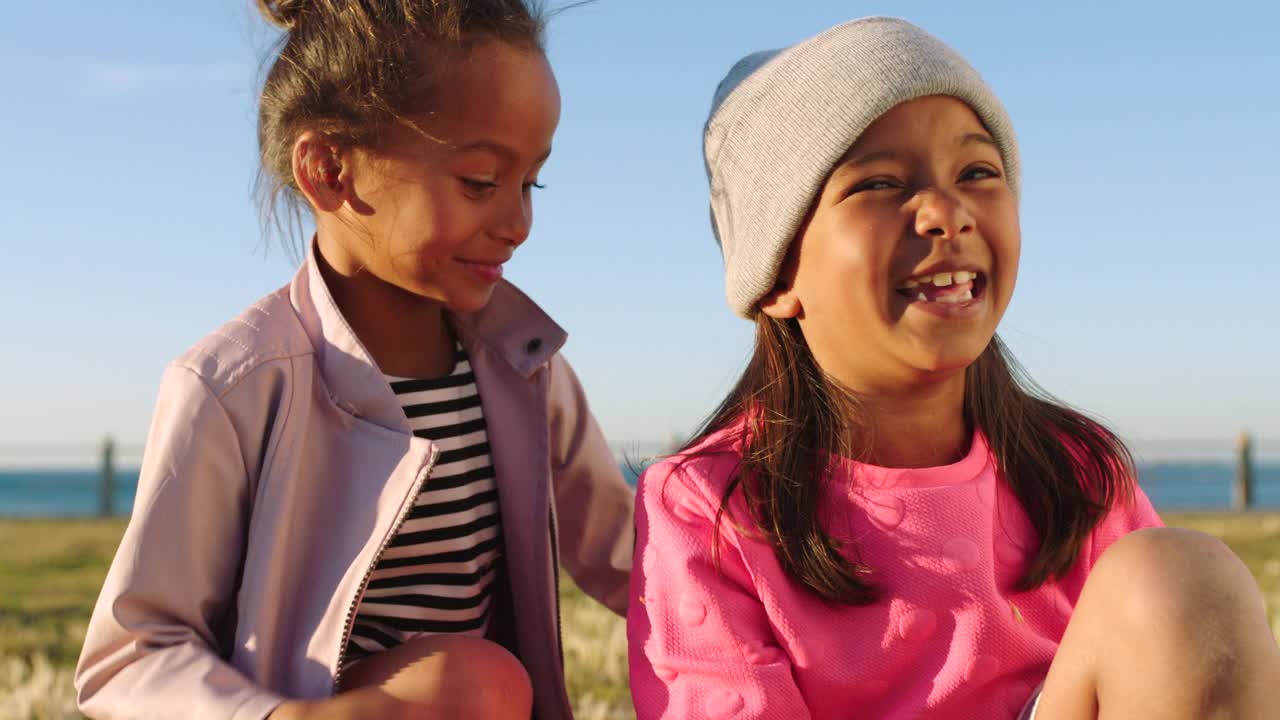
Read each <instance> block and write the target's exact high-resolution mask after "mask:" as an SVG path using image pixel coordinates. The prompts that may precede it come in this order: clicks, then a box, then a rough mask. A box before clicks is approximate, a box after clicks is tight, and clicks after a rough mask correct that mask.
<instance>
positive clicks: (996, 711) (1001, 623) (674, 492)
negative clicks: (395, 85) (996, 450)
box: [627, 434, 1162, 720]
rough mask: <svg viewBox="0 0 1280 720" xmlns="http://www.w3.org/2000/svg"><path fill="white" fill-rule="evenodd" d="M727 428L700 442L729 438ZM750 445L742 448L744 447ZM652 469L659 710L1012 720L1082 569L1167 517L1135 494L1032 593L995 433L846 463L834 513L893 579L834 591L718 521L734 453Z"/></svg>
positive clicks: (648, 702) (835, 527)
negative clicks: (870, 600)
mask: <svg viewBox="0 0 1280 720" xmlns="http://www.w3.org/2000/svg"><path fill="white" fill-rule="evenodd" d="M725 440H726V437H725V436H724V435H721V436H719V437H713V438H711V439H709V440H708V443H707V444H706V445H704V446H703V447H704V448H705V447H707V446H709V445H713V444H716V443H721V444H722V446H723V447H726V449H728V446H727V444H725ZM739 447H740V446H734V448H733V449H734V450H737V449H738V448H739ZM678 460H679V459H678V458H676V459H674V460H668V461H664V462H662V463H660V464H657V465H654V466H653V467H651V468H650V469H649V470H648V471H647V472H645V474H644V476H643V477H642V478H641V480H640V486H639V493H638V495H639V498H640V499H641V502H640V503H637V514H636V522H637V531H638V536H637V547H636V553H637V555H636V563H635V568H634V570H633V571H632V575H631V600H630V604H629V614H628V628H627V635H628V640H629V644H630V660H631V693H632V697H633V698H634V701H635V706H636V714H637V717H638V719H639V720H648V719H649V718H681V719H685V718H688V719H690V720H692V719H694V718H710V719H711V720H727V719H729V718H742V719H747V718H787V720H803V719H804V718H821V719H825V718H840V719H841V720H845V719H847V718H916V717H929V718H934V717H937V718H946V719H947V720H965V719H966V718H973V719H975V720H990V719H991V718H1011V717H1014V716H1016V714H1017V712H1018V711H1019V710H1020V708H1021V707H1022V706H1023V704H1024V703H1025V702H1026V700H1027V698H1028V696H1029V695H1030V693H1031V691H1032V690H1033V688H1034V687H1035V686H1036V685H1037V684H1038V683H1039V682H1040V681H1041V680H1043V679H1044V675H1045V673H1046V672H1047V671H1048V668H1049V663H1050V661H1051V660H1052V659H1053V655H1054V651H1055V650H1056V649H1057V647H1058V643H1059V642H1060V640H1061V638H1062V634H1063V632H1064V631H1065V630H1066V627H1067V620H1068V619H1069V618H1070V617H1071V611H1072V608H1073V607H1074V605H1075V602H1076V599H1077V597H1078V596H1079V594H1080V590H1081V588H1082V586H1083V584H1084V580H1085V577H1086V576H1088V574H1089V571H1090V569H1091V568H1092V567H1093V565H1094V563H1095V562H1097V560H1098V557H1099V555H1100V554H1101V553H1102V551H1103V550H1105V549H1106V548H1107V546H1109V545H1110V544H1111V543H1112V542H1113V541H1115V540H1116V539H1117V538H1119V537H1120V536H1122V535H1124V534H1126V533H1128V532H1130V531H1132V530H1135V529H1138V528H1142V527H1150V526H1159V525H1161V524H1162V523H1161V521H1160V518H1159V516H1157V515H1156V513H1155V511H1154V510H1153V509H1152V507H1151V503H1150V501H1149V500H1147V498H1146V496H1145V495H1144V494H1143V493H1142V492H1141V491H1140V490H1138V491H1137V493H1136V495H1137V497H1136V498H1135V501H1134V503H1133V504H1132V505H1129V506H1122V507H1116V508H1115V509H1113V510H1112V511H1111V512H1110V513H1109V514H1108V515H1107V517H1106V518H1105V519H1104V520H1103V522H1102V523H1101V524H1099V525H1098V527H1097V528H1096V529H1095V530H1094V531H1093V533H1092V535H1091V536H1090V538H1089V540H1088V541H1087V542H1086V543H1085V544H1084V546H1083V547H1082V549H1081V554H1080V558H1079V560H1078V561H1077V563H1076V565H1075V567H1074V569H1073V570H1072V571H1071V572H1070V573H1069V574H1068V575H1067V576H1066V577H1064V578H1063V579H1061V580H1060V581H1057V582H1050V583H1047V584H1045V585H1043V586H1041V587H1039V588H1037V589H1034V590H1030V591H1027V592H1018V591H1016V590H1015V589H1014V585H1015V583H1016V582H1017V580H1018V578H1019V577H1020V576H1021V573H1022V572H1023V571H1024V569H1025V568H1026V564H1027V563H1028V562H1029V560H1030V558H1031V555H1032V553H1033V551H1034V550H1035V548H1036V547H1037V539H1036V534H1035V530H1034V529H1033V528H1032V526H1031V524H1030V521H1029V520H1028V519H1027V517H1026V514H1025V513H1024V512H1023V510H1022V508H1021V506H1020V504H1019V503H1018V501H1017V499H1016V498H1015V496H1014V495H1013V493H1012V491H1011V490H1010V488H1009V487H1008V485H1007V484H1006V482H1005V481H1004V479H1003V478H1002V477H1001V476H1000V475H999V474H998V473H997V472H996V468H995V464H994V458H993V457H992V456H991V454H990V452H989V450H988V448H987V444H986V442H985V440H984V438H983V437H982V436H981V435H980V434H978V435H975V437H974V439H973V442H972V443H971V447H970V451H969V453H968V455H967V456H966V457H965V458H964V459H962V460H961V461H960V462H958V463H955V464H954V465H948V466H945V467H935V468H925V469H889V468H880V467H872V466H869V465H863V464H857V463H853V462H847V463H845V464H844V465H843V467H842V471H843V473H842V474H843V477H839V478H835V479H833V481H832V484H831V492H830V494H829V497H828V500H827V503H826V506H825V507H824V510H823V512H824V520H825V522H826V527H827V530H828V532H830V533H831V534H832V535H833V536H834V537H835V538H836V539H837V540H841V539H850V540H852V541H853V543H854V548H855V550H856V552H858V553H859V555H860V557H861V558H862V560H863V562H865V563H866V564H867V565H869V566H870V567H871V568H873V569H874V570H875V572H876V576H875V577H876V583H877V585H878V586H879V587H880V588H881V590H882V591H883V592H884V595H883V597H882V599H881V600H879V601H878V602H876V603H875V604H873V605H870V606H865V607H851V606H841V605H832V604H826V603H824V602H823V601H822V600H820V599H819V598H818V597H817V596H816V595H814V594H813V593H811V592H810V591H808V590H806V589H805V588H804V587H802V586H801V585H799V584H798V583H796V582H795V581H793V580H791V579H790V578H789V577H788V576H787V575H786V573H785V572H784V571H783V570H782V567H781V566H780V565H779V564H778V561H777V559H776V558H775V556H774V553H773V550H772V549H771V548H770V547H769V546H768V545H766V544H764V543H763V542H760V541H759V540H757V539H754V538H753V537H751V536H750V535H749V533H747V532H746V531H744V530H743V529H742V528H740V527H738V526H737V525H735V524H734V522H733V521H732V520H731V519H730V513H732V515H733V517H734V518H736V519H743V518H747V517H749V516H748V515H747V513H746V509H745V505H744V504H743V502H742V500H741V493H735V494H734V499H733V500H732V501H731V503H730V512H729V513H726V514H725V517H724V520H723V522H722V523H721V526H720V537H721V541H720V568H719V570H718V571H717V569H716V567H715V565H714V564H713V558H712V532H713V527H714V522H715V515H716V510H717V508H719V506H720V499H721V498H722V497H723V496H724V490H725V488H726V487H727V485H728V483H729V480H730V479H731V477H732V474H733V472H734V471H735V468H736V465H737V462H738V454H737V453H736V452H725V453H723V454H719V455H712V456H702V457H697V458H694V459H691V460H688V461H687V462H685V463H684V464H683V465H679V464H678Z"/></svg>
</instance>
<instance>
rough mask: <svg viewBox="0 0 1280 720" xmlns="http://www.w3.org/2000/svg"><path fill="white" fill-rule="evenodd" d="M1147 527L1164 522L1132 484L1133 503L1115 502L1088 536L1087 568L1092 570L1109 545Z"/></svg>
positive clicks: (1143, 494)
mask: <svg viewBox="0 0 1280 720" xmlns="http://www.w3.org/2000/svg"><path fill="white" fill-rule="evenodd" d="M1149 527H1164V521H1163V520H1161V519H1160V516H1159V515H1157V514H1156V510H1155V508H1154V507H1152V506H1151V500H1149V499H1148V498H1147V494H1146V493H1145V492H1143V491H1142V488H1140V487H1138V484H1137V483H1136V482H1135V483H1134V484H1133V501H1132V502H1129V503H1126V502H1123V501H1121V502H1117V503H1116V504H1115V505H1114V506H1113V507H1112V508H1111V510H1109V511H1108V512H1107V514H1106V515H1105V516H1104V517H1103V518H1102V522H1100V523H1098V526H1097V527H1095V528H1094V529H1093V533H1092V534H1091V535H1090V536H1089V555H1088V556H1087V557H1088V560H1089V568H1090V569H1092V568H1093V566H1094V565H1095V564H1097V562H1098V558H1100V557H1102V553H1103V552H1105V551H1106V549H1107V548H1109V547H1111V543H1113V542H1115V541H1116V540H1119V539H1120V538H1122V537H1124V536H1125V535H1128V534H1129V533H1131V532H1133V531H1134V530H1141V529H1142V528H1149Z"/></svg>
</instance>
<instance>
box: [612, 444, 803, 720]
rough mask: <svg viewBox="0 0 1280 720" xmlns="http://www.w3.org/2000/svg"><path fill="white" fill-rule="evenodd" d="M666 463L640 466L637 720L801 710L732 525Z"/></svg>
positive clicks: (633, 610)
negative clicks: (716, 557) (715, 548)
mask: <svg viewBox="0 0 1280 720" xmlns="http://www.w3.org/2000/svg"><path fill="white" fill-rule="evenodd" d="M693 472H695V471H694V470H692V469H691V468H690V467H689V465H687V464H686V465H685V466H684V467H683V468H682V467H678V466H677V465H676V464H674V463H671V462H664V463H661V464H659V465H655V466H654V467H652V468H650V469H649V470H648V471H647V472H645V474H644V476H643V477H642V478H641V480H640V484H639V489H638V498H639V502H638V503H637V507H636V532H637V535H636V559H635V563H634V569H633V571H632V574H631V598H630V601H629V603H628V612H627V640H628V645H629V654H630V664H631V667H630V671H631V695H632V699H633V700H634V702H635V707H636V717H637V720H655V719H657V718H671V719H675V718H680V719H681V720H683V719H684V718H729V717H732V718H735V720H751V719H761V718H787V719H788V720H804V719H806V718H809V717H810V715H809V711H808V710H807V709H806V708H805V704H804V700H803V699H802V697H801V695H800V691H799V689H798V688H797V687H796V683H795V679H794V677H793V675H792V672H791V661H790V659H789V658H788V657H787V654H786V653H785V652H783V651H782V649H781V648H780V647H779V646H778V642H777V640H776V638H775V636H774V633H773V629H772V627H771V625H770V623H769V619H768V616H767V615H766V613H765V608H764V606H763V605H762V604H761V602H760V599H759V597H758V595H757V594H756V591H755V586H754V584H753V583H752V580H751V576H750V574H749V573H748V571H747V566H746V564H745V563H744V562H743V555H742V549H741V547H740V545H739V541H738V536H737V533H736V532H735V530H734V527H733V524H732V522H731V520H730V518H729V517H728V515H727V514H726V515H725V517H724V519H723V521H722V523H721V526H720V536H721V539H720V567H719V568H718V569H717V568H716V567H715V565H714V562H713V559H712V532H713V528H714V522H715V513H716V510H717V508H718V503H717V504H713V503H712V501H711V500H710V498H708V497H707V495H706V494H704V493H703V492H702V490H701V487H700V486H701V483H699V482H697V481H696V479H695V478H693V477H691V473H693Z"/></svg>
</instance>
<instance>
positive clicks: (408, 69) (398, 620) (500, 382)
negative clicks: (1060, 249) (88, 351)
mask: <svg viewBox="0 0 1280 720" xmlns="http://www.w3.org/2000/svg"><path fill="white" fill-rule="evenodd" d="M259 4H260V6H261V9H262V12H263V14H264V15H265V16H266V17H267V18H268V19H269V20H271V21H272V22H274V23H276V24H278V25H279V26H281V27H282V28H284V29H285V34H284V37H283V39H282V44H281V46H280V50H279V56H278V57H277V58H276V60H275V62H274V65H273V66H272V67H271V70H270V73H269V74H268V76H267V79H266V83H265V86H264V87H263V90H262V98H261V108H260V113H259V139H260V145H261V156H262V163H263V170H264V178H265V179H266V180H267V182H268V183H269V184H270V186H271V193H270V198H269V202H274V201H275V200H276V199H284V200H286V201H289V202H293V203H298V204H300V205H304V206H305V207H306V208H307V209H309V210H310V211H311V212H312V213H313V214H314V218H315V227H316V233H315V238H314V240H313V241H312V243H311V246H310V251H309V253H308V254H307V257H306V261H305V262H304V263H303V264H302V267H301V268H300V269H299V270H298V272H297V275H296V277H295V278H294V279H293V281H292V282H291V283H290V284H289V285H287V286H286V287H284V288H282V289H280V290H279V291H278V292H275V293H273V294H271V295H269V296H267V297H266V298H263V299H262V300H261V301H259V302H258V303H256V304H254V305H253V306H252V307H250V308H249V309H248V310H246V311H245V312H244V313H243V314H241V315H240V316H239V317H238V318H236V319H234V320H232V321H231V322H229V323H227V324H226V325H224V326H223V327H222V328H221V329H219V330H217V331H216V332H214V333H213V334H211V335H209V336H208V337H206V338H205V339H204V340H202V341H200V342H199V343H197V344H196V345H195V347H193V348H191V349H190V350H189V351H188V352H186V353H185V354H184V355H183V356H182V357H180V358H179V359H178V360H177V361H176V362H174V363H173V364H172V365H171V366H170V367H169V368H168V370H167V371H166V372H165V375H164V379H163V382H162V384H161V388H160V397H159V400H158V401H157V405H156V411H155V417H154V420H153V423H152V427H151V432H150V436H149V438H148V441H147V449H146V456H145V458H144V462H143V468H142V474H141V478H140V480H139V486H138V494H137V500H136V502H135V506H134V510H133V517H132V519H131V521H130V523H129V527H128V530H127V531H126V533H125V536H124V539H123V542H122V543H121V546H120V548H119V551H118V552H117V555H116V558H115V561H114V562H113V564H112V566H111V569H110V571H109V574H108V576H107V579H106V583H105V586H104V587H103V590H102V594H101V596H100V598H99V600H98V604H97V607H96V608H95V610H94V613H93V617H92V619H91V621H90V624H89V628H88V633H87V637H86V639H85V645H84V650H83V653H82V655H81V658H80V663H79V666H78V668H77V670H76V676H75V684H76V689H77V692H78V699H79V703H80V707H81V709H82V710H83V711H84V713H85V714H87V715H89V716H90V717H94V718H244V719H245V720H249V719H255V720H256V719H259V718H264V717H268V716H269V717H271V718H276V719H279V720H286V719H290V718H428V717H431V718H434V717H448V718H486V719H489V718H512V719H519V720H528V719H529V718H530V717H531V715H532V716H533V717H535V718H538V719H539V720H569V718H571V716H572V714H571V710H570V706H569V701H568V698H567V697H566V693H565V687H564V668H563V655H562V648H561V640H560V617H559V608H558V605H557V581H558V576H559V570H560V568H561V567H563V568H564V569H565V570H567V571H568V572H569V573H570V575H572V576H573V577H574V579H575V580H576V581H577V583H578V584H579V585H580V586H581V587H582V588H583V589H584V590H585V591H586V592H587V593H589V594H591V595H593V596H594V597H596V598H597V599H598V600H600V601H601V602H603V603H604V604H606V605H608V606H609V607H610V608H611V609H613V610H614V611H615V612H618V613H623V612H625V610H626V599H627V595H626V583H627V578H628V572H629V569H630V561H631V550H632V545H633V531H632V492H631V491H630V489H629V488H628V487H627V486H626V484H625V483H624V481H623V479H622V476H621V473H620V471H619V469H618V466H617V464H616V462H615V461H614V458H613V456H612V454H611V453H610V451H609V449H608V448H607V447H606V445H605V442H604V438H603V436H602V435H601V432H600V429H599V428H598V427H597V425H596V423H595V421H594V420H593V419H592V416H591V413H590V410H589V409H588V407H587V403H586V400H585V398H584V397H583V394H582V389H581V388H580V387H579V385H578V382H577V380H576V379H575V377H574V375H573V371H572V370H571V369H570V368H569V365H568V364H567V363H566V362H565V360H564V358H563V357H562V356H561V355H560V353H559V349H560V347H561V346H562V345H563V343H564V340H565V334H564V331H562V330H561V329H560V328H559V327H557V326H556V324H555V323H554V322H552V321H551V319H550V318H548V317H547V316H546V315H545V314H544V313H543V312H542V311H541V310H540V309H539V308H538V307H537V306H536V305H535V304H534V303H533V302H532V301H531V300H529V299H528V298H527V297H525V296H524V295H523V294H522V293H521V292H520V291H519V290H517V289H516V288H515V287H514V286H512V285H511V284H509V283H507V282H506V281H504V280H503V279H502V275H503V263H505V262H506V261H507V260H508V259H509V258H510V257H511V255H512V253H514V252H515V251H516V250H517V249H518V248H519V247H520V246H521V245H522V244H523V243H524V242H525V240H526V238H527V237H528V235H529V228H530V222H531V217H532V193H533V189H534V188H535V187H537V178H538V173H539V171H540V169H541V168H542V165H543V163H544V162H545V161H546V160H547V157H548V155H549V154H550V152H551V141H552V135H553V133H554V131H555V128H556V125H557V122H558V120H559V114H560V99H559V94H558V91H557V87H556V81H555V77H554V75H553V74H552V71H551V68H550V66H549V65H548V64H547V59H546V56H545V55H544V53H543V50H542V31H543V19H542V18H541V17H540V16H539V15H538V13H537V12H536V11H535V10H531V9H530V8H529V7H528V6H526V4H525V3H524V2H522V0H467V1H466V2H462V1H454V0H404V1H400V0H394V1H393V0H260V3H259Z"/></svg>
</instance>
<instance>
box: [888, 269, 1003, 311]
mask: <svg viewBox="0 0 1280 720" xmlns="http://www.w3.org/2000/svg"><path fill="white" fill-rule="evenodd" d="M986 289H987V276H986V275H985V274H983V273H980V272H973V271H969V270H956V271H954V272H940V273H933V274H930V275H918V276H916V277H913V278H908V279H907V280H905V281H903V282H902V284H900V285H899V286H898V287H897V288H895V289H894V292H896V293H898V294H899V295H901V296H902V297H904V298H906V299H908V300H911V301H914V302H927V303H942V304H944V305H959V304H961V303H967V302H971V301H973V300H977V299H979V298H981V297H982V293H983V292H984V291H985V290H986Z"/></svg>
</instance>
